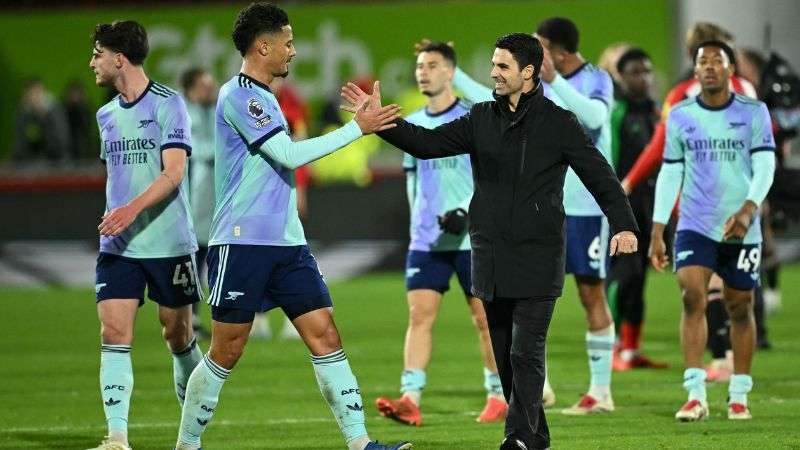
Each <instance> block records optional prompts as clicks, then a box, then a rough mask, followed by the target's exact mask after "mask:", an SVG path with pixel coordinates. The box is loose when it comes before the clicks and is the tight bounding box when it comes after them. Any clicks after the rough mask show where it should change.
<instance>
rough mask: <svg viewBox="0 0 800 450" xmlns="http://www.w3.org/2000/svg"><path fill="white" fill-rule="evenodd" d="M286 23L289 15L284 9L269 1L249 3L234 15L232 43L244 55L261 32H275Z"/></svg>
mask: <svg viewBox="0 0 800 450" xmlns="http://www.w3.org/2000/svg"><path fill="white" fill-rule="evenodd" d="M286 25H289V16H288V15H287V14H286V12H285V11H284V10H282V9H280V8H278V7H277V6H275V5H273V4H271V3H264V2H256V3H251V4H250V6H248V7H247V8H245V9H243V10H241V11H239V15H238V16H236V22H235V23H234V24H233V33H232V34H231V37H232V38H233V44H234V45H235V46H236V50H239V53H241V55H242V56H244V55H245V53H247V50H248V49H249V48H250V45H252V44H253V41H254V40H255V39H256V37H258V36H259V35H261V34H263V33H277V32H278V31H280V30H281V28H283V27H285V26H286Z"/></svg>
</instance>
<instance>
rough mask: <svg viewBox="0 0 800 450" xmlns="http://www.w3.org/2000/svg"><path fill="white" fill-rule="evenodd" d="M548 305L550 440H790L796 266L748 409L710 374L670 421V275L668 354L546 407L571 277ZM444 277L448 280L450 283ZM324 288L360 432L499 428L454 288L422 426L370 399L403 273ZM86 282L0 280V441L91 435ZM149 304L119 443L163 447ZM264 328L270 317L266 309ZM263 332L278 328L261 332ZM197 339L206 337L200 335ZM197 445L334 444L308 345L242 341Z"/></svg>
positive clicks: (566, 353)
mask: <svg viewBox="0 0 800 450" xmlns="http://www.w3.org/2000/svg"><path fill="white" fill-rule="evenodd" d="M567 284H568V286H567V289H566V291H565V296H564V298H562V299H561V300H559V302H558V304H557V306H556V312H555V317H554V320H553V324H552V326H551V330H550V336H549V341H548V342H549V347H548V357H549V364H550V366H549V369H550V373H551V377H552V383H553V386H554V388H555V390H556V395H557V406H556V409H551V410H549V414H548V419H549V423H550V429H551V433H552V443H553V448H561V449H589V448H592V449H594V448H614V449H618V448H636V449H639V448H656V449H698V448H707V449H718V448H721V449H782V448H800V432H798V425H797V421H798V419H799V418H800V394H799V393H800V379H798V375H800V369H799V368H798V367H799V366H800V365H799V364H798V363H800V358H798V354H800V341H799V340H798V339H797V331H796V330H797V323H798V322H797V321H798V318H800V304H798V302H797V298H798V297H800V266H794V267H788V268H786V269H785V270H784V272H783V273H782V286H783V299H784V302H783V303H784V307H783V310H782V311H780V313H779V314H777V315H775V316H772V317H770V318H769V322H768V324H769V332H770V338H771V340H772V344H773V346H774V348H773V349H772V350H770V351H762V352H759V353H757V354H756V357H755V362H754V370H753V378H754V381H755V387H754V391H753V393H752V394H751V396H750V403H751V410H752V412H753V415H754V417H755V418H754V419H753V420H752V421H749V422H733V421H728V420H727V419H726V418H725V397H726V395H727V386H726V385H710V387H709V402H710V407H711V418H710V420H708V421H706V422H702V423H689V424H682V423H676V422H675V420H674V419H673V414H674V413H675V411H676V410H677V408H679V407H680V406H681V404H682V403H683V401H684V400H685V393H684V391H683V389H682V388H681V381H682V367H681V354H680V348H679V345H678V317H679V314H680V308H681V306H680V301H679V299H678V289H677V286H676V283H675V280H674V278H673V277H672V276H671V275H653V276H652V277H651V281H650V283H649V285H648V303H647V323H646V327H645V333H644V334H645V343H644V350H645V351H646V352H647V354H648V355H649V356H652V357H653V358H656V359H659V360H665V361H668V362H669V363H670V364H671V368H670V369H667V370H659V371H656V370H637V371H631V372H626V373H615V374H614V376H613V393H614V400H615V402H616V405H617V408H618V409H617V411H616V412H614V413H612V414H608V415H599V416H591V417H567V416H562V415H561V414H560V413H559V411H558V409H560V408H562V407H565V406H568V405H569V404H571V403H573V402H574V401H576V400H577V399H578V398H579V396H580V394H581V393H582V392H583V391H584V390H585V389H586V388H587V384H588V377H589V375H588V368H587V362H586V352H585V344H584V334H585V330H586V327H585V320H584V316H583V311H582V310H581V308H580V305H579V303H578V301H577V298H576V295H575V290H574V288H573V285H572V282H571V280H568V283H567ZM453 286H455V283H453ZM331 291H332V294H333V297H334V303H335V305H336V321H337V324H338V326H339V329H340V331H341V334H342V338H343V341H344V346H345V351H346V352H347V354H348V356H349V358H350V363H351V365H352V367H353V369H354V371H355V373H356V375H357V377H358V380H359V383H360V385H361V390H362V393H363V397H364V402H365V403H366V406H367V408H366V409H365V411H366V412H367V427H368V429H369V432H370V435H371V436H372V437H373V438H378V439H380V440H382V441H397V440H401V439H408V440H411V441H413V442H414V444H415V445H414V448H415V449H461V450H468V449H475V450H478V449H480V450H485V449H496V448H497V447H498V443H499V441H500V440H501V438H502V425H500V424H490V425H480V424H477V423H475V417H476V416H477V414H478V412H479V411H480V409H481V408H482V406H483V402H484V390H483V387H482V383H483V375H482V368H481V363H480V357H479V354H478V348H477V338H476V335H475V332H474V329H473V327H472V324H471V321H470V319H469V315H468V310H467V308H466V306H465V305H464V302H463V300H462V296H461V294H460V293H459V292H457V291H456V290H453V291H451V292H449V293H448V294H447V296H446V299H445V302H444V304H443V307H442V310H441V313H440V316H439V319H438V322H437V324H436V328H435V331H434V333H435V336H434V347H435V348H434V355H433V361H432V363H431V366H430V367H429V369H428V386H427V388H426V391H425V394H424V396H423V403H422V406H423V417H424V426H422V427H420V428H412V427H407V426H402V425H399V424H397V423H394V422H391V421H388V420H386V419H383V418H381V417H379V416H378V414H377V411H376V410H375V408H374V406H373V402H374V399H375V397H377V396H379V395H396V394H397V391H398V385H399V375H400V370H401V369H402V342H403V336H404V333H405V326H406V316H407V311H406V303H405V293H404V288H403V278H402V273H401V272H397V273H384V274H372V275H367V276H363V277H360V278H357V279H354V280H351V281H347V282H342V283H335V284H333V285H332V286H331ZM93 297H94V296H93V292H92V290H91V289H89V288H87V289H83V290H75V289H7V288H3V290H2V291H0V306H2V311H3V312H2V314H0V330H1V332H2V339H0V358H2V363H1V364H2V370H0V404H2V408H0V448H4V449H56V448H71V449H84V448H87V447H92V446H95V445H97V443H98V442H99V441H100V440H101V439H102V437H103V435H104V433H105V426H104V417H103V411H102V408H101V403H100V393H99V387H98V365H99V338H98V323H97V318H96V317H97V315H96V312H95V306H94V301H93ZM155 313H156V309H155V307H154V305H153V304H152V303H150V302H148V304H147V305H146V306H144V307H143V308H142V309H141V311H140V314H139V318H138V322H137V326H136V340H135V342H134V345H133V365H134V374H135V384H134V391H133V400H132V405H131V415H130V440H131V444H132V445H133V448H134V449H137V450H139V449H168V448H169V449H171V448H172V446H173V445H174V442H175V437H176V433H177V427H178V422H179V420H180V410H179V408H178V404H177V401H176V399H175V395H174V393H173V388H172V368H171V365H172V360H171V357H170V354H169V352H168V351H167V350H166V348H165V345H164V344H163V342H162V341H161V339H160V336H159V330H158V326H157V318H156V314H155ZM272 319H273V325H275V326H277V325H278V324H277V322H278V320H279V317H278V314H277V313H274V314H273V315H272ZM276 331H277V329H276ZM201 346H202V347H203V349H204V350H205V349H207V346H208V343H207V342H202V343H201ZM203 446H204V448H205V449H212V450H213V449H337V450H338V449H342V448H344V443H343V441H342V439H341V435H340V434H339V430H338V428H337V426H336V424H335V422H334V420H333V417H332V415H331V413H330V411H329V410H328V407H327V406H326V405H325V403H324V402H323V400H322V398H321V396H320V394H319V391H318V389H317V385H316V382H315V380H314V374H313V370H312V368H311V364H310V362H309V360H308V353H307V351H306V349H305V347H304V346H303V344H302V343H300V342H295V341H288V342H287V341H275V340H273V341H251V342H250V344H249V345H248V347H247V350H246V351H245V355H244V356H243V358H242V360H241V361H240V362H239V365H238V366H237V367H236V368H235V369H234V371H233V373H232V374H231V377H230V378H229V379H228V382H227V383H226V385H225V387H224V389H223V391H222V395H221V399H220V403H219V407H218V409H217V411H216V413H215V415H214V419H213V420H212V422H211V424H210V425H209V428H208V430H207V432H206V433H205V435H204V439H203Z"/></svg>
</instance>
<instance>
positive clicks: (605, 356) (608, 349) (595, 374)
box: [586, 324, 614, 398]
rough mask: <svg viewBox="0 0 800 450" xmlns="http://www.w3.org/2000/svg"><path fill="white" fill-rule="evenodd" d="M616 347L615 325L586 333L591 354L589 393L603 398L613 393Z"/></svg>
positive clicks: (587, 347) (587, 350) (588, 352)
mask: <svg viewBox="0 0 800 450" xmlns="http://www.w3.org/2000/svg"><path fill="white" fill-rule="evenodd" d="M613 349H614V325H613V324H611V325H610V326H608V327H606V328H603V329H602V330H597V331H589V332H587V333H586V353H587V354H588V355H589V373H590V383H589V394H590V395H592V396H593V397H596V398H602V397H605V396H606V395H609V394H610V393H611V359H612V354H613Z"/></svg>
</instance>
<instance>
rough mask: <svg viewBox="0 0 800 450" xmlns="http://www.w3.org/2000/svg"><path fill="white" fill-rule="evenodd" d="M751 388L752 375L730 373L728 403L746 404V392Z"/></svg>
mask: <svg viewBox="0 0 800 450" xmlns="http://www.w3.org/2000/svg"><path fill="white" fill-rule="evenodd" d="M752 389H753V377H751V376H750V375H746V374H741V375H736V374H734V375H731V381H730V384H728V403H741V404H743V405H745V406H747V394H748V393H749V392H750V391H751V390H752Z"/></svg>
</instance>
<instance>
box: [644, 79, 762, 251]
mask: <svg viewBox="0 0 800 450" xmlns="http://www.w3.org/2000/svg"><path fill="white" fill-rule="evenodd" d="M774 151H775V138H774V137H773V135H772V122H771V119H770V116H769V112H768V110H767V107H766V105H765V104H764V103H762V102H760V101H758V100H754V99H751V98H748V97H745V96H743V95H739V94H731V99H730V101H729V102H728V103H727V104H725V105H723V106H720V107H711V106H708V105H706V104H704V103H703V102H702V100H701V99H700V97H699V96H698V97H693V98H689V99H686V100H684V101H682V102H680V103H678V104H677V105H675V106H674V107H673V108H672V110H671V111H670V113H669V116H668V118H667V139H666V148H665V150H664V163H665V165H666V164H671V163H682V164H683V166H684V171H683V187H682V190H681V196H680V209H679V214H680V218H679V220H678V231H682V230H690V231H694V232H696V233H700V234H702V235H703V236H706V237H708V238H710V239H713V240H714V241H717V242H722V237H723V230H724V227H725V221H726V220H727V219H728V218H729V217H731V216H732V215H733V214H734V213H735V212H736V211H738V210H739V208H741V206H742V204H743V203H744V202H745V201H746V200H747V199H748V194H749V193H750V192H751V184H752V182H753V164H752V163H753V155H755V154H757V153H759V152H774ZM662 170H664V169H662ZM769 181H771V177H770V178H769ZM766 188H767V189H768V186H766ZM671 207H672V205H668V206H666V208H667V210H668V209H669V208H671ZM657 209H659V210H664V205H657ZM662 215H663V214H662ZM760 242H761V224H760V221H759V218H758V215H756V216H755V217H754V218H753V222H752V224H751V226H750V228H749V229H748V231H747V234H746V235H745V237H744V241H743V244H757V243H760Z"/></svg>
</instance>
